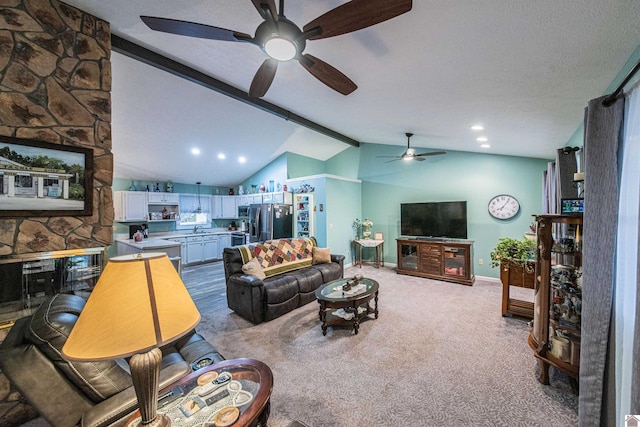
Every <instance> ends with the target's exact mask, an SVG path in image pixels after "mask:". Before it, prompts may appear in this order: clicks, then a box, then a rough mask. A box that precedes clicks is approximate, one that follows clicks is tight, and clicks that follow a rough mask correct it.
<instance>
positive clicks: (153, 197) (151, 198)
mask: <svg viewBox="0 0 640 427" xmlns="http://www.w3.org/2000/svg"><path fill="white" fill-rule="evenodd" d="M147 197H148V203H149V204H150V205H165V204H166V205H177V204H178V200H179V198H180V196H179V195H178V194H176V193H162V192H160V193H147Z"/></svg>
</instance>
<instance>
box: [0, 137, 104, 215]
mask: <svg viewBox="0 0 640 427" xmlns="http://www.w3.org/2000/svg"><path fill="white" fill-rule="evenodd" d="M0 200H1V201H2V202H1V203H0V217H3V218H18V217H36V216H87V215H92V214H93V150H92V149H90V148H85V147H77V146H71V145H60V144H52V143H49V142H44V141H38V140H33V139H21V138H13V137H8V136H0Z"/></svg>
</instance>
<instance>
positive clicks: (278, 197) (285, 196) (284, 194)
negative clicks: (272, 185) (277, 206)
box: [271, 191, 293, 205]
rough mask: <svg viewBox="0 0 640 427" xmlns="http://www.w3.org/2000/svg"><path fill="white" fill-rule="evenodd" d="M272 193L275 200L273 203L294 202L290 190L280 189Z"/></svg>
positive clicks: (287, 203) (288, 203)
mask: <svg viewBox="0 0 640 427" xmlns="http://www.w3.org/2000/svg"><path fill="white" fill-rule="evenodd" d="M272 194H273V197H272V199H273V201H272V202H271V203H282V204H285V205H291V204H293V193H290V192H288V191H278V192H277V193H272Z"/></svg>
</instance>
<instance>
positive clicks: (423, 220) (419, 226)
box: [400, 202, 467, 239]
mask: <svg viewBox="0 0 640 427" xmlns="http://www.w3.org/2000/svg"><path fill="white" fill-rule="evenodd" d="M400 234H401V235H403V236H414V237H444V238H450V239H466V238H467V202H427V203H401V204H400Z"/></svg>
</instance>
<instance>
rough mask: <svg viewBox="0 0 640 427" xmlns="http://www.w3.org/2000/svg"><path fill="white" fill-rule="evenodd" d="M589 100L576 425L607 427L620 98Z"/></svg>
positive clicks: (611, 405) (611, 410) (611, 416)
mask: <svg viewBox="0 0 640 427" xmlns="http://www.w3.org/2000/svg"><path fill="white" fill-rule="evenodd" d="M603 99H604V97H602V98H597V99H593V100H591V101H590V102H589V105H588V107H587V113H586V119H585V142H584V159H585V164H584V173H585V195H584V199H585V213H584V241H583V242H584V243H583V262H582V263H583V287H582V299H583V306H582V342H581V349H580V353H581V354H580V397H579V405H578V406H579V409H578V416H579V425H580V426H582V427H592V426H597V425H601V426H613V425H615V424H616V413H615V404H616V401H615V398H616V397H615V392H613V390H615V375H613V373H614V372H615V370H614V368H615V367H614V366H613V365H614V363H613V361H615V356H614V354H613V350H614V348H615V343H614V341H612V340H610V337H611V336H612V333H613V332H612V331H613V326H614V325H613V324H612V321H611V319H612V310H613V289H614V271H613V270H614V269H613V266H614V259H615V248H616V246H615V242H616V229H617V215H618V193H619V187H618V145H619V142H620V137H621V127H622V120H623V115H624V99H618V100H617V101H616V102H615V103H614V104H613V105H612V106H610V107H603V106H602V100H603Z"/></svg>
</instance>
